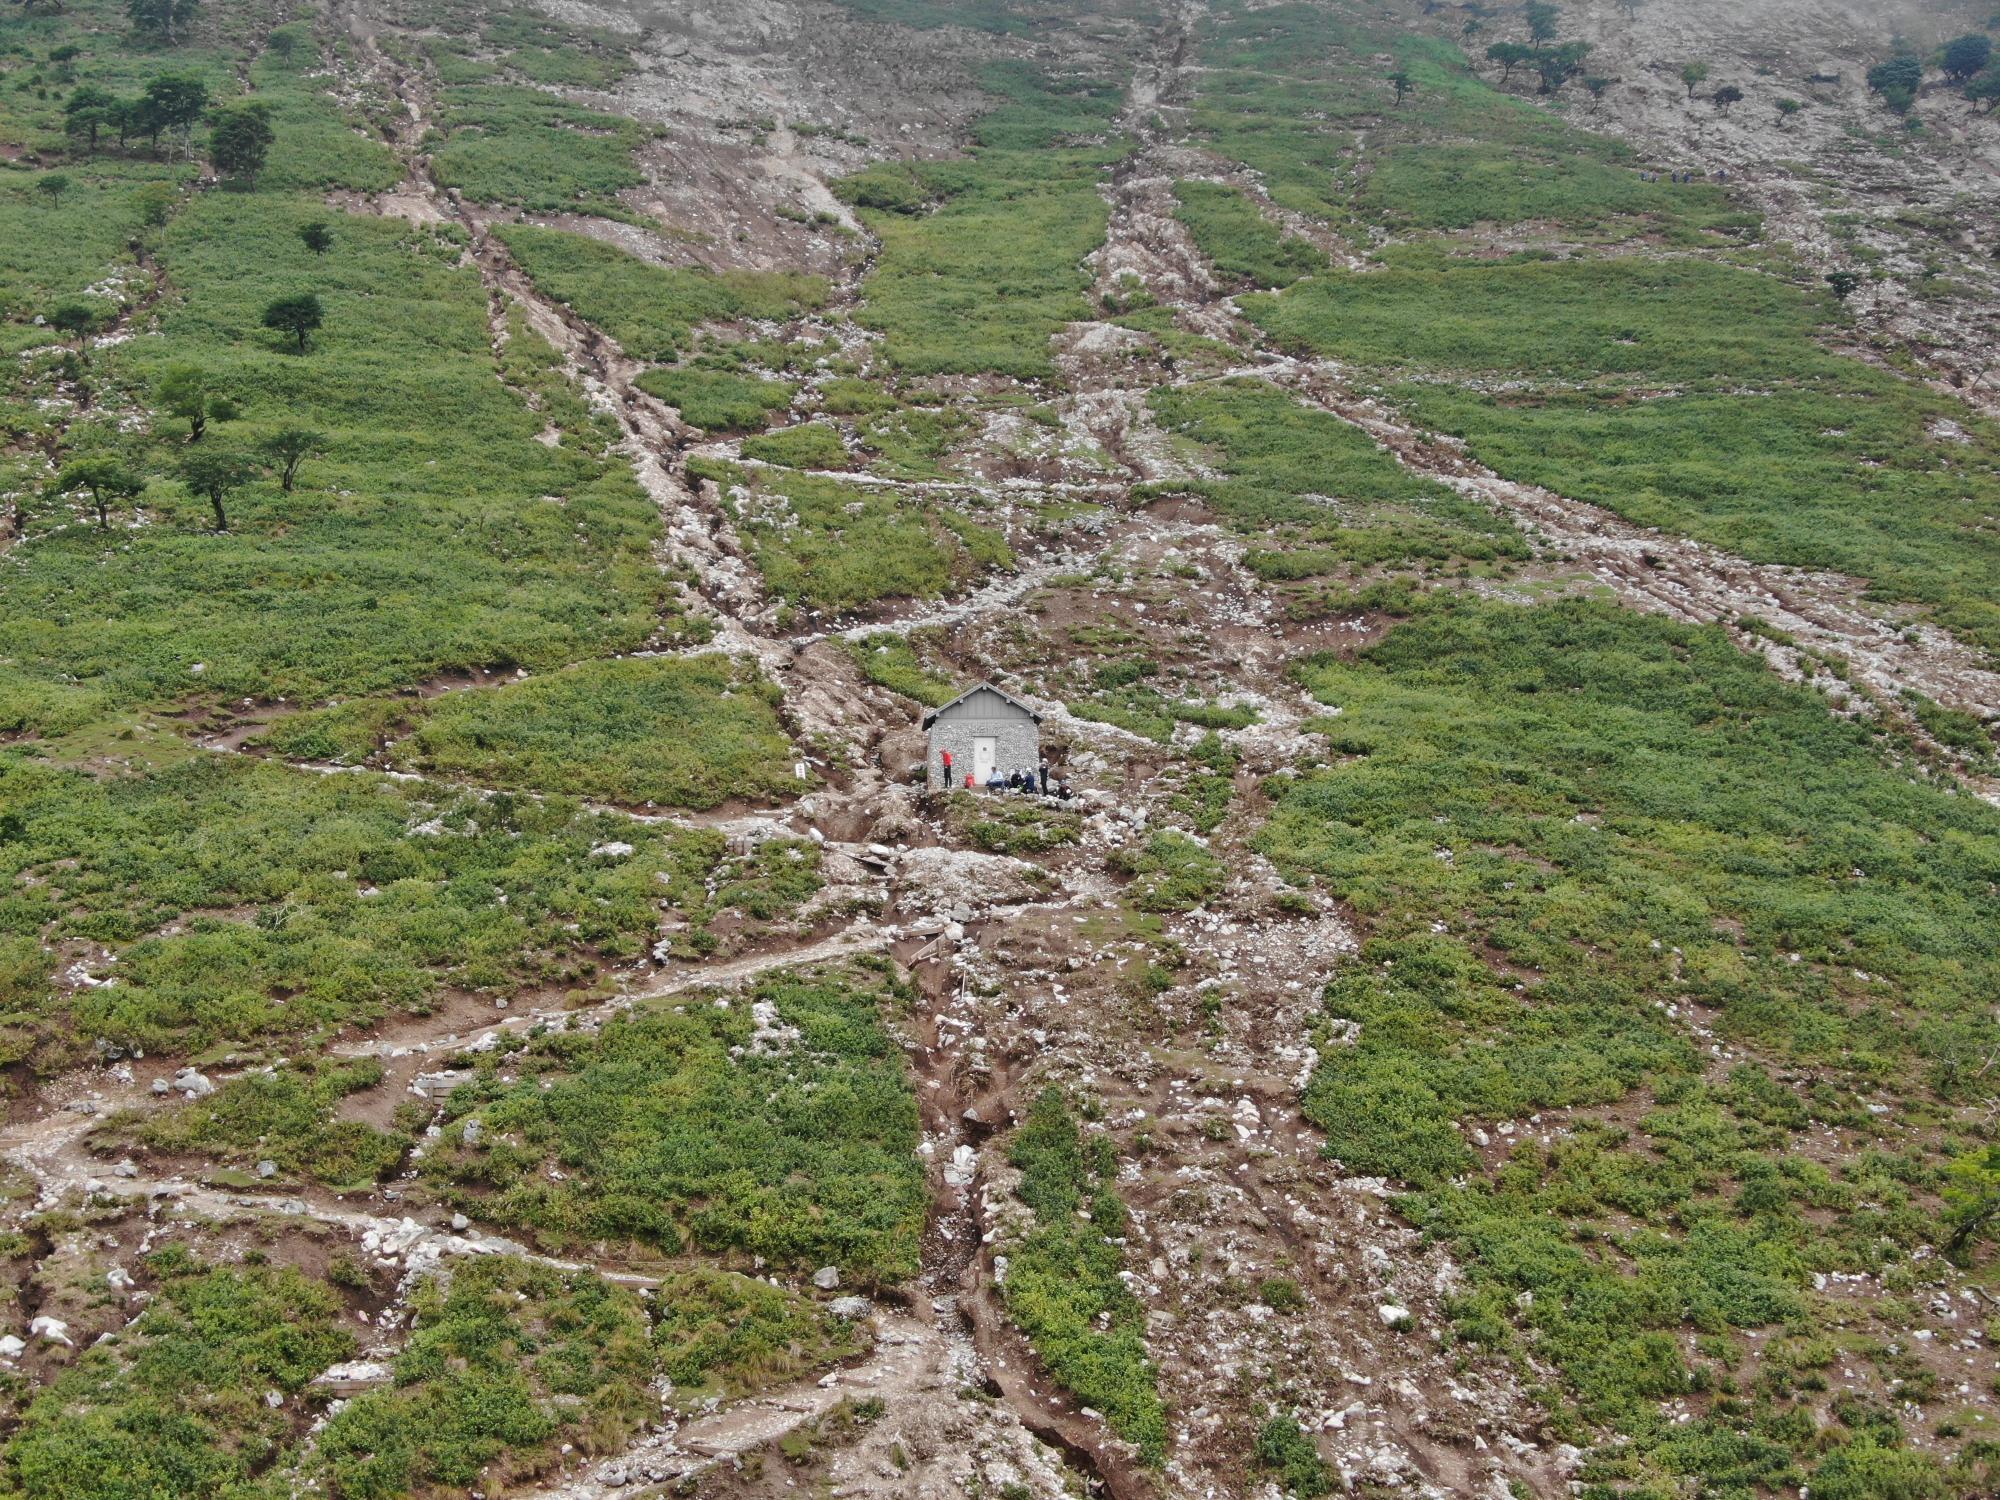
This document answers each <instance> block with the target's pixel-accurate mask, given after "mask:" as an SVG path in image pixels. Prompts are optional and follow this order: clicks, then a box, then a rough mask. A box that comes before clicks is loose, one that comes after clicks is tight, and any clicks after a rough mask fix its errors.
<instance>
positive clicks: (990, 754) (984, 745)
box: [972, 734, 1000, 786]
mask: <svg viewBox="0 0 2000 1500" xmlns="http://www.w3.org/2000/svg"><path fill="white" fill-rule="evenodd" d="M999 759H1000V741H999V738H998V737H997V736H995V735H990V734H982V735H980V736H978V737H977V738H975V739H974V740H973V742H972V780H973V782H974V784H975V785H978V786H984V785H986V778H987V777H989V776H991V775H992V774H993V767H994V766H995V765H996V764H997V763H998V762H999Z"/></svg>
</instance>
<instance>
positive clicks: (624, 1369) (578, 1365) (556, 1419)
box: [314, 1255, 658, 1500]
mask: <svg viewBox="0 0 2000 1500" xmlns="http://www.w3.org/2000/svg"><path fill="white" fill-rule="evenodd" d="M411 1300H412V1303H413V1306H414V1311H415V1317H414V1319H413V1328H412V1331H411V1334H410V1338H409V1342H408V1343H407V1344H406V1345H405V1346H404V1348H403V1352H402V1353H401V1354H399V1355H398V1356H397V1357H396V1361H395V1366H394V1369H395V1381H394V1384H393V1385H390V1386H387V1387H380V1388H377V1389H374V1390H370V1391H365V1392H363V1393H362V1394H361V1395H359V1396H357V1397H355V1398H354V1399H353V1400H352V1401H349V1402H348V1403H347V1404H346V1405H345V1406H344V1407H342V1408H341V1409H340V1410H339V1411H338V1412H336V1413H334V1415H333V1416H332V1417H331V1418H330V1419H329V1420H328V1421H327V1424H326V1426H325V1428H324V1429H323V1430H322V1431H321V1432H320V1434H319V1437H318V1447H317V1453H316V1455H315V1459H314V1462H315V1467H317V1468H320V1469H321V1470H323V1472H324V1474H325V1477H326V1482H327V1487H328V1490H329V1493H330V1494H331V1495H333V1496H334V1497H336V1500H391V1497H394V1496H400V1495H408V1494H412V1493H417V1494H421V1493H425V1492H427V1491H432V1490H435V1489H442V1488H447V1487H448V1488H453V1489H466V1488H470V1487H475V1486H477V1485H478V1484H479V1483H480V1480H481V1476H482V1474H484V1473H485V1471H486V1469H487V1467H488V1465H491V1464H494V1463H495V1462H496V1461H499V1460H501V1459H503V1458H504V1460H505V1467H506V1471H507V1472H508V1473H509V1474H510V1475H513V1476H517V1477H526V1476H529V1475H533V1474H535V1473H538V1472H540V1471H542V1470H544V1469H547V1468H551V1467H553V1466H554V1464H555V1462H556V1461H557V1459H558V1458H559V1454H558V1452H557V1448H558V1445H559V1444H561V1443H563V1442H568V1443H570V1444H573V1445H575V1446H577V1447H579V1448H581V1449H582V1450H583V1451H584V1452H586V1453H594V1452H607V1451H611V1450H613V1449H615V1448H617V1447H618V1446H619V1445H621V1444H622V1443H623V1442H624V1440H625V1439H626V1437H627V1436H629V1435H630V1434H631V1433H632V1432H634V1431H635V1430H637V1429H638V1427H639V1426H640V1425H641V1424H642V1423H643V1422H645V1421H646V1420H648V1419H649V1418H650V1417H652V1416H654V1415H656V1414H657V1412H658V1406H657V1403H656V1401H655V1399H654V1398H653V1396H652V1394H651V1393H650V1391H648V1389H647V1386H648V1383H649V1382H650V1381H651V1379H652V1375H653V1358H652V1349H651V1344H650V1340H649V1330H648V1328H647V1322H646V1314H645V1311H644V1309H643V1308H642V1307H641V1306H640V1304H639V1299H638V1298H637V1297H636V1296H635V1295H634V1294H633V1293H632V1292H630V1291H629V1290H626V1289H624V1288H620V1287H614V1286H612V1285H611V1284H610V1283H608V1282H606V1281H604V1280H602V1279H601V1278H599V1277H597V1276H595V1275H593V1274H591V1273H590V1272H587V1271H557V1270H554V1269H552V1268H550V1267H548V1266H543V1265H538V1264H535V1263H533V1262H529V1261H524V1260H520V1259H518V1258H515V1257H512V1256H502V1255H490V1256H471V1257H467V1258H466V1259H463V1260H460V1261H456V1262H454V1263H453V1264H452V1266H451V1268H450V1271H449V1274H448V1275H445V1274H438V1275H433V1276H432V1277H431V1278H430V1279H429V1280H428V1281H426V1282H425V1283H424V1284H423V1285H422V1286H420V1287H419V1288H418V1289H417V1291H416V1292H415V1293H414V1294H413V1296H412V1299H411Z"/></svg>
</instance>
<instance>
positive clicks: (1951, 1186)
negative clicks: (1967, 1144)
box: [1944, 1146, 2000, 1258]
mask: <svg viewBox="0 0 2000 1500" xmlns="http://www.w3.org/2000/svg"><path fill="white" fill-rule="evenodd" d="M1944 1201H1945V1222H1946V1223H1948V1224H1950V1225H1951V1238H1950V1239H1948V1240H1946V1241H1945V1246H1944V1249H1945V1254H1947V1255H1949V1256H1952V1257H1953V1258H1957V1257H1959V1256H1962V1255H1964V1254H1965V1252H1966V1251H1967V1250H1969V1249H1971V1248H1972V1242H1973V1241H1974V1240H1976V1239H1978V1238H1980V1237H1981V1236H1982V1235H1985V1234H1988V1233H1991V1232H1992V1230H1993V1229H1994V1227H1995V1226H1996V1225H2000V1146H1986V1147H1983V1148H1981V1149H1980V1150H1977V1151H1968V1152H1967V1153H1966V1154H1965V1155H1963V1156H1961V1157H1959V1158H1958V1160H1957V1161H1955V1162H1953V1163H1952V1164H1951V1165H1950V1166H1949V1167H1947V1168H1946V1169H1945V1185H1944Z"/></svg>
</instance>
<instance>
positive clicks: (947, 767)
mask: <svg viewBox="0 0 2000 1500" xmlns="http://www.w3.org/2000/svg"><path fill="white" fill-rule="evenodd" d="M941 753H942V754H943V756H944V784H945V785H946V786H950V785H951V752H950V751H949V750H946V751H943V752H941Z"/></svg>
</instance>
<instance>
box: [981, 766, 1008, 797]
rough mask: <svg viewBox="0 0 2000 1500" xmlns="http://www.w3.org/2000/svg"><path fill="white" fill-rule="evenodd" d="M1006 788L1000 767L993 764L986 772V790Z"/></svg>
mask: <svg viewBox="0 0 2000 1500" xmlns="http://www.w3.org/2000/svg"><path fill="white" fill-rule="evenodd" d="M1006 789H1007V778H1006V777H1004V776H1002V775H1001V774H1000V768H999V767H998V766H995V767H994V768H993V769H992V770H991V771H988V772H987V773H986V790H987V791H989V792H1004V791H1005V790H1006Z"/></svg>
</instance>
